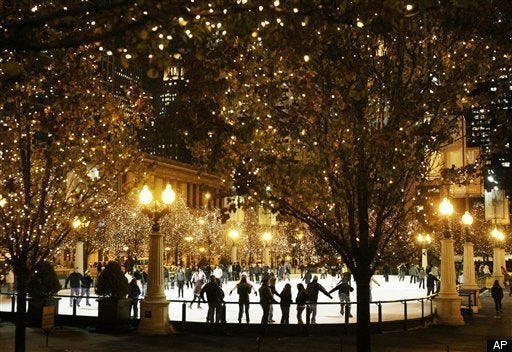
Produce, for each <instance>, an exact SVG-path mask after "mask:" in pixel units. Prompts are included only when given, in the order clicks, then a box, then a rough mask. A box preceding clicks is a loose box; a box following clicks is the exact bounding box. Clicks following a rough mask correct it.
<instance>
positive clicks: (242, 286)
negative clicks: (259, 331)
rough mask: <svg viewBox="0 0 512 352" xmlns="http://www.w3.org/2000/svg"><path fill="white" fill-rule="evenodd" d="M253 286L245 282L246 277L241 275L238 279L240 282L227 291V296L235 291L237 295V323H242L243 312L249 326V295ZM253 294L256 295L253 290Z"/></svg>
mask: <svg viewBox="0 0 512 352" xmlns="http://www.w3.org/2000/svg"><path fill="white" fill-rule="evenodd" d="M253 288H254V287H253V286H252V285H251V284H250V283H248V282H247V277H246V276H245V275H242V278H241V279H240V282H239V283H237V284H236V286H235V287H233V288H232V289H231V291H229V294H230V295H231V293H232V292H233V291H234V290H235V289H236V292H237V293H238V322H239V323H241V322H242V316H243V314H244V311H245V320H246V321H247V324H249V305H250V304H249V303H250V299H249V294H250V293H251V292H252V290H253ZM254 293H255V294H256V290H254Z"/></svg>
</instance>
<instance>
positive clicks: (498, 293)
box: [491, 280, 503, 317]
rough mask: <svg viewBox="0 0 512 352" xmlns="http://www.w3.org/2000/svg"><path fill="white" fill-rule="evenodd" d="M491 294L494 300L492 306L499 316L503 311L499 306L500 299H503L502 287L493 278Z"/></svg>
mask: <svg viewBox="0 0 512 352" xmlns="http://www.w3.org/2000/svg"><path fill="white" fill-rule="evenodd" d="M491 296H492V299H493V300H494V306H495V307H496V317H499V316H500V315H501V313H503V308H502V306H501V300H502V299H503V288H502V287H501V286H500V282H499V280H494V284H493V285H492V288H491Z"/></svg>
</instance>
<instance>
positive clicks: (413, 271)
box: [409, 264, 418, 284]
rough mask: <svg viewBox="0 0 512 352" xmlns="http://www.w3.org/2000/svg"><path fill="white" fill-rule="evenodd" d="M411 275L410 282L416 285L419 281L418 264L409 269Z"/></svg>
mask: <svg viewBox="0 0 512 352" xmlns="http://www.w3.org/2000/svg"><path fill="white" fill-rule="evenodd" d="M409 275H410V277H411V278H410V280H409V283H410V284H415V283H416V282H417V279H418V267H417V266H416V264H411V266H410V268H409Z"/></svg>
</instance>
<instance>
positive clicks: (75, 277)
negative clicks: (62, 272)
mask: <svg viewBox="0 0 512 352" xmlns="http://www.w3.org/2000/svg"><path fill="white" fill-rule="evenodd" d="M81 280H82V274H80V273H78V272H73V273H71V274H69V276H68V278H67V279H66V282H65V284H64V288H67V287H68V283H69V287H73V288H77V287H80V281H81Z"/></svg>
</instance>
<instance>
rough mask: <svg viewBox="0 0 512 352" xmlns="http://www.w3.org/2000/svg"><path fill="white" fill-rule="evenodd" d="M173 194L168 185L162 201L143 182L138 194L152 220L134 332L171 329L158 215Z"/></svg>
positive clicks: (167, 331) (154, 332) (166, 209)
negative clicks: (145, 279)
mask: <svg viewBox="0 0 512 352" xmlns="http://www.w3.org/2000/svg"><path fill="white" fill-rule="evenodd" d="M175 198H176V194H175V193H174V191H173V189H172V187H171V185H167V187H166V188H165V190H164V191H163V192H162V203H160V202H158V201H155V200H153V195H152V194H151V191H150V190H149V189H148V186H144V188H143V189H142V191H141V192H140V194H139V201H140V203H141V204H142V205H143V212H144V213H145V214H146V215H147V216H148V217H149V218H150V219H151V220H152V221H153V225H152V227H151V230H152V231H151V236H150V242H149V263H148V284H147V285H148V287H147V291H146V296H145V297H144V300H143V301H142V302H141V314H140V323H139V327H138V332H139V333H141V334H143V335H168V334H170V333H172V332H173V328H172V326H171V324H170V322H169V302H167V298H166V297H165V292H164V271H163V267H164V264H163V254H164V243H163V242H164V241H163V236H162V234H161V233H160V219H161V218H162V216H164V215H165V214H167V213H168V212H169V211H170V207H169V206H170V205H171V204H172V203H173V202H174V199H175Z"/></svg>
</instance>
